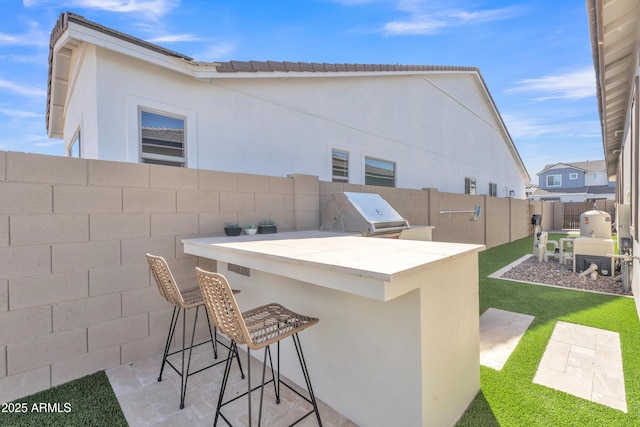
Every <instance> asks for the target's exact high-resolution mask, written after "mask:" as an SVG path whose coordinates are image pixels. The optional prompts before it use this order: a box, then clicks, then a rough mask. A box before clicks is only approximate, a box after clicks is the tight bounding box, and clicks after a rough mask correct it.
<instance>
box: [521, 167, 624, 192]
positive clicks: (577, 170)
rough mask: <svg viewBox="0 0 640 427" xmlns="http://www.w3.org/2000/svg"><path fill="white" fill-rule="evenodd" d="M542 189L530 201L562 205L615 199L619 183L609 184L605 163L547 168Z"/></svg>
mask: <svg viewBox="0 0 640 427" xmlns="http://www.w3.org/2000/svg"><path fill="white" fill-rule="evenodd" d="M537 175H538V182H539V184H538V188H537V189H536V191H535V192H533V193H532V194H531V195H530V196H529V198H530V199H533V200H543V201H547V200H549V201H552V200H553V201H555V200H559V201H561V202H588V201H594V200H614V198H615V182H614V181H609V179H608V176H607V171H606V165H605V161H604V160H592V161H585V162H574V163H555V164H551V165H546V166H545V167H544V168H543V169H542V170H541V171H540V172H538V173H537Z"/></svg>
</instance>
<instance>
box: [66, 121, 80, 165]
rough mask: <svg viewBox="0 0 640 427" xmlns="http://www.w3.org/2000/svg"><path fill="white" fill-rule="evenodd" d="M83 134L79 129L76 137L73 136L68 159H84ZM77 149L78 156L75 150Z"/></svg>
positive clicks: (68, 150) (68, 149)
mask: <svg viewBox="0 0 640 427" xmlns="http://www.w3.org/2000/svg"><path fill="white" fill-rule="evenodd" d="M80 135H81V132H80V128H78V130H77V132H76V133H75V135H73V138H72V139H71V143H70V144H69V147H67V157H75V158H78V159H80V158H82V143H81V141H82V138H81V136H80ZM74 148H75V149H77V150H78V153H77V155H76V154H74V152H73V150H74Z"/></svg>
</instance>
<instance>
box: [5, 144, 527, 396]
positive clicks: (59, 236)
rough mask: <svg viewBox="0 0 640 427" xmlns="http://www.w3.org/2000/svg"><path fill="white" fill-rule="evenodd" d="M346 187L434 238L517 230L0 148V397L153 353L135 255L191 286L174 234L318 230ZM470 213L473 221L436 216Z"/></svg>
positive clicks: (259, 184) (413, 201)
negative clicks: (151, 257)
mask: <svg viewBox="0 0 640 427" xmlns="http://www.w3.org/2000/svg"><path fill="white" fill-rule="evenodd" d="M345 190H346V191H362V192H378V193H380V194H381V195H382V196H383V197H384V198H386V199H387V200H389V202H390V203H391V204H392V205H393V206H394V207H395V208H396V209H397V210H398V211H399V212H400V213H401V214H402V215H405V216H406V218H408V219H409V221H411V223H412V224H413V225H435V227H436V228H435V229H434V239H436V240H446V241H454V242H468V243H485V244H486V245H487V246H493V245H497V244H502V243H506V242H508V241H511V240H516V239H519V238H522V237H526V236H527V235H528V234H529V229H530V227H529V222H530V215H529V201H528V200H516V199H498V198H494V197H488V196H466V195H460V194H449V193H441V192H439V191H437V190H433V189H430V190H409V189H401V188H387V187H371V186H360V185H353V184H336V183H331V182H322V181H320V180H319V179H318V177H317V176H312V175H299V174H293V175H289V176H288V177H274V176H263V175H254V174H239V173H229V172H222V171H210V170H196V169H187V168H175V167H167V166H155V165H145V164H135V163H123V162H111V161H102V160H86V159H75V158H65V157H55V156H44V155H38V154H26V153H15V152H4V151H0V200H2V203H0V401H1V402H8V401H11V400H13V399H17V398H20V397H23V396H26V395H28V394H31V393H34V392H37V391H39V390H43V389H46V388H49V387H51V386H54V385H58V384H60V383H63V382H66V381H69V380H72V379H75V378H79V377H81V376H84V375H86V374H90V373H92V372H95V371H98V370H101V369H106V368H109V367H112V366H117V365H120V364H125V363H129V362H132V361H134V360H137V359H139V358H142V357H145V356H147V355H150V354H154V353H159V352H160V351H162V349H163V347H164V343H165V340H166V334H167V330H168V327H169V321H170V318H171V307H170V306H169V305H168V303H167V302H166V301H165V300H163V299H162V298H161V297H160V294H159V293H158V290H157V287H156V285H155V283H154V281H153V278H152V277H151V275H150V274H149V268H148V265H147V263H146V260H145V257H144V254H145V253H146V252H151V253H155V254H159V255H162V256H164V257H166V259H167V261H168V263H169V264H170V266H171V268H172V270H173V273H174V275H175V277H176V280H177V281H179V282H181V283H183V284H184V283H186V282H189V283H190V284H194V285H195V281H194V279H195V276H194V268H195V267H196V266H201V267H203V268H205V269H212V270H215V269H216V268H217V266H216V263H215V262H214V261H210V260H206V259H199V258H196V257H193V256H189V255H185V254H184V252H183V250H182V244H181V242H180V241H181V238H183V237H186V236H192V235H198V234H222V232H223V227H224V223H225V222H227V221H238V222H240V223H246V222H257V221H259V220H261V219H264V218H271V219H274V220H275V221H276V222H277V225H278V230H279V231H289V230H294V229H296V230H304V229H317V228H318V227H319V218H320V209H321V206H322V203H323V202H324V201H326V200H327V198H328V197H329V195H330V194H331V193H332V192H334V191H345ZM475 205H480V206H481V207H482V214H481V216H480V218H479V219H478V220H477V221H471V216H472V215H471V214H461V213H451V214H447V213H441V211H444V210H459V209H473V207H474V206H475ZM222 273H224V274H225V275H228V276H229V278H230V280H231V281H232V282H233V274H234V273H230V272H226V271H224V272H222ZM202 319H204V318H202ZM176 333H177V334H178V335H179V333H178V331H177V332H176ZM197 333H198V335H199V336H201V337H203V336H205V335H206V333H207V330H206V322H203V323H201V324H200V327H199V329H198V332H197ZM176 339H177V340H179V339H181V338H180V337H179V336H177V337H176Z"/></svg>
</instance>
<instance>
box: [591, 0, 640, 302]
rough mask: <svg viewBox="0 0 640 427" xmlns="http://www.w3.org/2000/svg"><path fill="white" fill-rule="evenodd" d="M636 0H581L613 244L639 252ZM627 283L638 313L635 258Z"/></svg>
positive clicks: (639, 30) (639, 27)
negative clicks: (612, 204)
mask: <svg viewBox="0 0 640 427" xmlns="http://www.w3.org/2000/svg"><path fill="white" fill-rule="evenodd" d="M638 10H640V0H611V1H606V2H605V1H603V0H587V11H588V13H589V30H590V33H591V47H592V52H593V64H594V67H595V74H596V95H597V98H598V110H599V113H600V121H601V126H602V142H603V151H604V157H605V162H606V170H607V175H608V179H610V180H615V182H616V202H617V206H616V216H617V218H616V225H617V229H618V246H619V247H622V246H623V245H624V240H623V239H625V238H626V239H628V240H627V241H628V242H629V244H630V246H631V250H632V252H633V255H634V256H636V257H637V256H638V255H640V244H639V241H640V132H639V129H640V128H639V126H640V105H639V104H640V65H639V62H638V61H639V60H640V15H638ZM631 289H632V291H633V295H634V298H635V301H636V308H637V309H638V312H639V313H640V264H639V262H638V258H635V259H634V260H633V268H632V273H631Z"/></svg>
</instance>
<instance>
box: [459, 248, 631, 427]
mask: <svg viewBox="0 0 640 427" xmlns="http://www.w3.org/2000/svg"><path fill="white" fill-rule="evenodd" d="M559 237H561V236H550V239H554V240H557V239H558V238H559ZM532 248H533V239H532V238H525V239H521V240H518V241H516V242H513V243H508V244H505V245H502V246H499V247H495V248H491V249H488V250H486V251H484V252H481V253H480V255H479V256H480V313H483V312H484V311H485V310H486V309H488V308H489V307H494V308H499V309H503V310H509V311H515V312H518V313H525V314H530V315H534V316H535V319H534V321H533V323H532V324H531V326H530V327H529V329H528V330H527V332H526V333H525V335H524V336H523V337H522V340H521V341H520V343H519V344H518V346H517V348H516V350H515V351H514V352H513V354H512V355H511V357H510V358H509V360H508V362H507V363H506V365H505V366H504V368H503V369H502V370H501V371H496V370H493V369H490V368H487V367H484V366H481V367H480V386H481V391H480V393H479V394H478V395H477V396H476V398H475V400H474V401H473V402H472V404H471V405H470V406H469V408H468V409H467V411H466V412H465V414H464V415H463V417H462V418H461V419H460V421H459V422H458V426H492V425H500V426H514V427H520V426H553V427H556V426H562V427H564V426H580V427H587V426H616V427H617V426H640V407H639V406H638V405H639V403H640V382H638V381H636V380H635V379H636V378H639V376H640V322H639V321H638V315H637V313H636V309H635V304H634V300H633V299H632V298H625V297H618V296H610V295H602V294H596V293H590V292H580V291H574V290H567V289H557V288H551V287H545V286H536V285H530V284H524V283H516V282H511V281H505V280H499V279H489V278H487V275H489V274H491V273H493V272H494V271H496V270H498V269H500V268H502V267H504V266H505V265H507V264H508V263H510V262H512V261H514V260H516V259H518V258H520V257H521V256H522V255H525V254H527V253H531V252H532ZM558 320H562V321H566V322H571V323H577V324H580V325H586V326H592V327H596V328H601V329H606V330H610V331H615V332H618V333H619V334H620V341H621V346H622V359H623V369H624V374H625V389H626V396H627V407H628V413H627V414H625V413H624V412H622V411H619V410H616V409H612V408H609V407H608V406H604V405H600V404H597V403H594V402H591V401H588V400H584V399H580V398H578V397H575V396H572V395H569V394H566V393H563V392H560V391H557V390H554V389H551V388H548V387H544V386H541V385H538V384H534V383H533V377H534V375H535V373H536V369H537V367H538V364H539V362H540V359H541V358H542V354H543V353H544V350H545V347H546V345H547V343H548V341H549V338H550V337H551V333H552V332H553V328H554V327H555V324H556V322H557V321H558Z"/></svg>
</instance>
